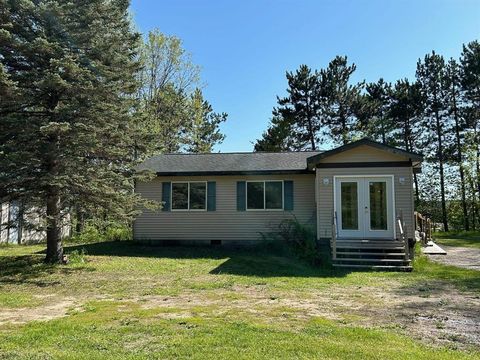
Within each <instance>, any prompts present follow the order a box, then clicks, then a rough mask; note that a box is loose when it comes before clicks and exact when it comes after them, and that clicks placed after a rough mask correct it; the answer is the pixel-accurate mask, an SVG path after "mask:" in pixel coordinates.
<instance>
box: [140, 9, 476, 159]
mask: <svg viewBox="0 0 480 360" xmlns="http://www.w3.org/2000/svg"><path fill="white" fill-rule="evenodd" d="M131 8H132V13H133V17H134V19H135V22H136V23H137V26H138V28H139V30H140V31H141V32H143V33H146V32H148V31H149V30H151V29H153V28H158V29H160V31H162V32H164V33H166V34H170V35H176V36H178V37H180V38H181V39H182V40H183V42H184V47H185V48H186V49H187V51H189V52H190V53H191V54H192V56H193V61H194V63H196V64H198V65H200V66H201V67H202V80H203V81H204V82H205V83H206V88H205V89H204V94H205V97H206V98H207V100H208V101H210V103H211V104H212V105H213V107H214V110H215V111H218V112H223V111H224V112H227V113H228V114H229V119H228V121H227V123H226V124H225V125H224V126H223V127H222V130H223V132H224V133H225V134H226V135H227V138H226V140H225V142H224V143H223V144H222V145H220V146H217V147H216V150H217V151H218V150H220V151H251V150H252V147H253V146H252V142H254V141H255V139H257V138H259V137H260V136H261V133H262V131H263V130H265V129H266V128H267V124H268V121H269V119H270V117H271V111H272V108H273V106H274V105H275V104H276V95H284V94H285V88H286V80H285V71H286V70H295V69H296V68H298V66H299V65H300V64H307V65H309V66H310V67H312V68H317V69H320V68H322V67H325V66H326V65H327V64H328V62H329V61H330V60H331V59H332V58H333V57H335V56H336V55H347V56H348V58H349V61H352V62H355V63H356V64H357V72H356V74H355V77H354V81H358V80H363V79H365V80H367V81H376V80H377V79H378V78H380V77H383V78H384V79H386V80H387V81H395V80H397V79H399V78H403V77H408V78H413V77H414V75H415V65H416V62H417V60H418V58H419V57H423V56H424V55H425V54H426V53H428V52H430V51H431V50H435V51H436V52H437V53H440V54H443V55H444V56H445V57H458V56H459V54H460V52H461V48H462V43H466V42H469V41H472V40H475V39H480V0H449V1H446V0H411V1H402V0H371V1H366V0H364V1H362V0H355V1H354V0H350V1H347V0H337V1H335V0H236V1H233V0H162V1H160V0H133V1H132V5H131Z"/></svg>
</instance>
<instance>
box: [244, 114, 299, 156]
mask: <svg viewBox="0 0 480 360" xmlns="http://www.w3.org/2000/svg"><path fill="white" fill-rule="evenodd" d="M293 142H295V140H294V139H293V138H292V124H291V123H290V122H289V121H287V120H285V119H284V118H282V117H273V118H272V120H271V121H270V125H269V127H268V129H267V130H266V131H264V132H263V134H262V138H261V139H258V140H257V142H256V143H255V145H254V151H264V152H275V151H292V150H293V149H294V146H293Z"/></svg>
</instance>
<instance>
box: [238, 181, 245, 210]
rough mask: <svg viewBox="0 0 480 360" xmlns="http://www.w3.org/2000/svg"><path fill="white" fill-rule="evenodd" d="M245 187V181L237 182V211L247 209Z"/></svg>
mask: <svg viewBox="0 0 480 360" xmlns="http://www.w3.org/2000/svg"><path fill="white" fill-rule="evenodd" d="M246 187H247V183H246V182H245V181H237V211H245V210H246V209H247V204H246V202H247V198H246Z"/></svg>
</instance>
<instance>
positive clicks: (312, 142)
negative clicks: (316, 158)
mask: <svg viewBox="0 0 480 360" xmlns="http://www.w3.org/2000/svg"><path fill="white" fill-rule="evenodd" d="M308 136H309V137H310V144H311V145H312V151H315V150H317V147H316V144H315V134H314V133H313V125H312V119H311V118H310V117H309V118H308Z"/></svg>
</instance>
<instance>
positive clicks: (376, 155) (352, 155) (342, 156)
mask: <svg viewBox="0 0 480 360" xmlns="http://www.w3.org/2000/svg"><path fill="white" fill-rule="evenodd" d="M406 160H408V159H407V158H405V157H404V156H401V155H397V154H393V153H391V152H388V151H384V150H379V149H377V148H374V147H371V146H368V145H361V146H358V147H356V148H353V149H351V150H347V151H343V152H341V153H338V154H335V155H331V156H329V157H328V158H325V159H323V160H322V161H320V162H322V163H323V162H328V163H336V162H378V161H406ZM372 174H373V173H372Z"/></svg>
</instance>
